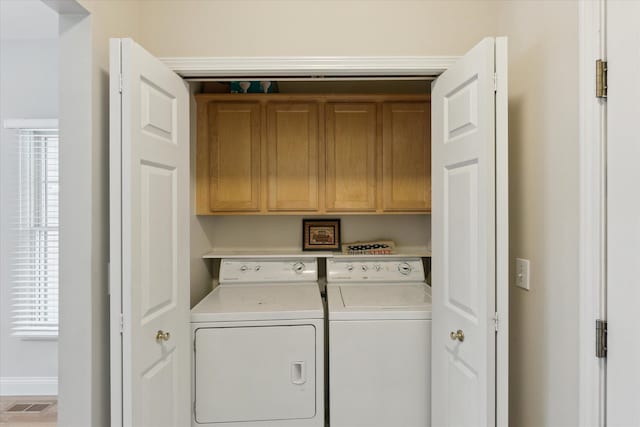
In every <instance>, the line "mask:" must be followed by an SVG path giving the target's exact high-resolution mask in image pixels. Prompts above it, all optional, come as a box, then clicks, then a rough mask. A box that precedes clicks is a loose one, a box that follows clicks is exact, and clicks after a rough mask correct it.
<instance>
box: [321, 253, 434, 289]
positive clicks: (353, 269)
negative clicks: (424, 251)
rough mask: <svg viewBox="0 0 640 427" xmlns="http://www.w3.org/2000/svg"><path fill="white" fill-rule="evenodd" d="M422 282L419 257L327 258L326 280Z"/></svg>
mask: <svg viewBox="0 0 640 427" xmlns="http://www.w3.org/2000/svg"><path fill="white" fill-rule="evenodd" d="M416 281H419V282H422V281H424V267H423V265H422V259H420V258H394V259H389V258H387V259H385V258H355V257H354V258H329V259H327V282H329V283H332V282H333V283H335V282H416Z"/></svg>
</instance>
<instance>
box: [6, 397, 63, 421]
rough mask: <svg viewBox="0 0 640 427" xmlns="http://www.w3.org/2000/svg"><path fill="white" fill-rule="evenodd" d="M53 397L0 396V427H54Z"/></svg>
mask: <svg viewBox="0 0 640 427" xmlns="http://www.w3.org/2000/svg"><path fill="white" fill-rule="evenodd" d="M57 419H58V401H57V398H56V397H55V396H0V426H2V427H56V425H57Z"/></svg>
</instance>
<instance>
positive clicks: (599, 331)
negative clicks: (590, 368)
mask: <svg viewBox="0 0 640 427" xmlns="http://www.w3.org/2000/svg"><path fill="white" fill-rule="evenodd" d="M596 357H598V358H604V357H607V321H606V320H600V319H598V320H596Z"/></svg>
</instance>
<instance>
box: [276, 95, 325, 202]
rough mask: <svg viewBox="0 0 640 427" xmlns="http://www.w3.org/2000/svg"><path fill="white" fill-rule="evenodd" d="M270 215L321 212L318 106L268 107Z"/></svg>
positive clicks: (286, 105)
mask: <svg viewBox="0 0 640 427" xmlns="http://www.w3.org/2000/svg"><path fill="white" fill-rule="evenodd" d="M267 153H268V161H267V173H268V180H269V191H268V193H269V196H268V209H269V210H270V211H315V210H318V159H319V157H318V106H317V104H315V103H284V102H283V103H272V104H268V106H267Z"/></svg>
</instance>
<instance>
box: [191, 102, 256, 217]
mask: <svg viewBox="0 0 640 427" xmlns="http://www.w3.org/2000/svg"><path fill="white" fill-rule="evenodd" d="M204 105H206V107H205V108H204V109H203V110H204V111H201V112H200V113H199V114H206V116H205V117H202V116H201V117H199V123H200V128H199V129H198V157H199V158H198V191H199V194H198V197H199V198H204V199H208V202H209V203H208V205H207V204H204V206H202V205H203V203H201V201H200V200H199V203H198V208H199V209H198V213H209V212H216V211H258V210H259V209H260V126H261V124H260V122H261V119H260V114H261V113H260V104H259V103H258V102H210V103H207V104H204ZM201 169H202V170H201ZM207 181H208V184H209V185H208V186H207V185H206V182H207ZM203 182H204V185H203ZM203 191H204V192H205V194H202V192H203ZM202 210H204V212H202Z"/></svg>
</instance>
